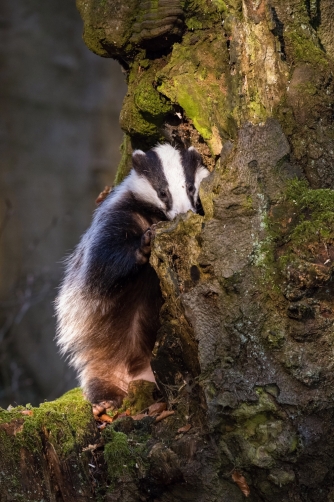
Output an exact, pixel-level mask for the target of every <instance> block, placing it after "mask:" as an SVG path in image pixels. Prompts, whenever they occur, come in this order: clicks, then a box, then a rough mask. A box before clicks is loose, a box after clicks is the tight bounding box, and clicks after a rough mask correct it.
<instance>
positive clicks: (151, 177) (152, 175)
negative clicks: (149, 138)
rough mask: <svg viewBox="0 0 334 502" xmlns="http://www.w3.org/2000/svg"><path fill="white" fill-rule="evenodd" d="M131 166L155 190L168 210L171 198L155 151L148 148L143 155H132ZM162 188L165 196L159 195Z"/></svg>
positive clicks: (171, 201) (170, 205)
mask: <svg viewBox="0 0 334 502" xmlns="http://www.w3.org/2000/svg"><path fill="white" fill-rule="evenodd" d="M133 167H134V169H135V171H136V172H137V173H138V174H140V175H141V176H145V178H146V179H147V180H148V181H149V182H150V184H151V185H152V187H153V188H154V190H155V191H156V192H157V194H158V197H159V199H161V200H162V201H163V202H164V203H165V205H166V210H167V211H170V209H171V208H172V205H173V200H172V196H171V193H170V191H169V190H168V182H167V179H166V177H165V173H164V171H163V168H162V164H161V160H160V158H159V156H158V155H157V154H156V152H154V151H152V150H150V151H148V152H147V153H146V154H145V155H142V154H137V155H134V156H133ZM162 190H163V191H165V193H166V197H164V196H161V191H162Z"/></svg>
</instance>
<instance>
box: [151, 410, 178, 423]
mask: <svg viewBox="0 0 334 502" xmlns="http://www.w3.org/2000/svg"><path fill="white" fill-rule="evenodd" d="M174 413H175V411H168V410H166V411H163V412H162V413H160V415H158V416H157V418H156V419H155V423H156V424H157V423H158V422H161V420H164V419H165V418H167V417H170V416H171V415H174Z"/></svg>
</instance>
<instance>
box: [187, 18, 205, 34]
mask: <svg viewBox="0 0 334 502" xmlns="http://www.w3.org/2000/svg"><path fill="white" fill-rule="evenodd" d="M186 25H187V28H188V30H192V31H193V30H201V29H202V28H203V23H201V21H199V20H198V19H197V18H196V17H191V18H189V19H186Z"/></svg>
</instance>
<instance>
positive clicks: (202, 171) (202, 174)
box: [194, 166, 210, 201]
mask: <svg viewBox="0 0 334 502" xmlns="http://www.w3.org/2000/svg"><path fill="white" fill-rule="evenodd" d="M209 174H210V171H208V170H207V168H206V167H204V166H201V167H199V168H198V169H197V170H196V173H195V189H196V190H195V195H194V199H195V201H197V200H198V192H199V187H200V184H201V181H202V180H204V178H206V177H207V176H209Z"/></svg>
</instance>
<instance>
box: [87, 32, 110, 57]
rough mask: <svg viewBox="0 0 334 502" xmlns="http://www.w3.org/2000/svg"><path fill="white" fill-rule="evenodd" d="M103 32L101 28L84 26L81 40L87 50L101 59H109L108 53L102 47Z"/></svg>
mask: <svg viewBox="0 0 334 502" xmlns="http://www.w3.org/2000/svg"><path fill="white" fill-rule="evenodd" d="M104 37H105V32H104V30H103V29H102V28H95V27H93V26H90V25H89V24H85V28H84V32H83V39H84V42H85V44H86V45H87V47H88V49H89V50H91V51H92V52H94V53H95V54H97V55H98V56H102V57H109V54H108V52H107V51H106V49H105V48H104V46H103V43H102V42H103V39H104Z"/></svg>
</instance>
